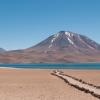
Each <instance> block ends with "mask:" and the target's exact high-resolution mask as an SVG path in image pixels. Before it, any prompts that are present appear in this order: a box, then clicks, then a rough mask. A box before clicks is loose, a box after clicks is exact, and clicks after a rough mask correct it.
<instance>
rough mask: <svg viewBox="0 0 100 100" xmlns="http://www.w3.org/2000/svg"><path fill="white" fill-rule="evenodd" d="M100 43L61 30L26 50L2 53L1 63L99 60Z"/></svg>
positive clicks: (0, 56)
mask: <svg viewBox="0 0 100 100" xmlns="http://www.w3.org/2000/svg"><path fill="white" fill-rule="evenodd" d="M99 61H100V45H99V44H98V43H96V42H95V41H93V40H91V39H89V38H88V37H86V36H83V35H80V34H77V33H73V32H69V31H67V32H66V31H60V32H58V33H56V34H54V35H52V36H50V37H48V38H47V39H46V40H44V41H42V42H40V43H39V44H37V45H35V46H33V47H30V48H28V49H25V50H16V51H10V52H6V53H3V54H1V55H0V63H76V62H78V63H79V62H99Z"/></svg>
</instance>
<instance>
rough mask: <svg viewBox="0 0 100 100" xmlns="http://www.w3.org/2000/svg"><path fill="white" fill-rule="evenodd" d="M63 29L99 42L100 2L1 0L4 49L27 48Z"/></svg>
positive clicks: (0, 28) (0, 34)
mask: <svg viewBox="0 0 100 100" xmlns="http://www.w3.org/2000/svg"><path fill="white" fill-rule="evenodd" d="M61 30H66V31H73V32H78V33H80V34H83V35H86V36H88V37H90V38H92V39H93V40H95V41H96V42H98V43H100V0H0V47H2V48H5V49H8V50H11V49H22V48H27V47H30V46H32V45H35V44H36V43H38V42H40V41H41V40H43V39H45V38H47V37H48V36H50V35H52V34H54V33H56V32H58V31H61Z"/></svg>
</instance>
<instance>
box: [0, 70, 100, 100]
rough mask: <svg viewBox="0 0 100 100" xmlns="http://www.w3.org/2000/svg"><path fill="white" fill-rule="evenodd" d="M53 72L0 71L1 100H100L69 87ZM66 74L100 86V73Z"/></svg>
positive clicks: (69, 71) (69, 72) (71, 72)
mask: <svg viewBox="0 0 100 100" xmlns="http://www.w3.org/2000/svg"><path fill="white" fill-rule="evenodd" d="M51 72H52V70H22V69H21V70H16V69H0V100H98V99H97V98H95V97H93V96H91V95H90V94H86V93H84V92H81V91H79V90H77V89H75V88H73V87H71V86H69V85H67V84H66V83H65V82H64V81H62V80H61V79H59V78H57V77H55V76H52V75H51V74H50V73H51ZM64 72H65V73H67V74H69V75H71V76H74V77H77V78H81V79H83V80H84V81H87V82H90V83H93V84H95V85H100V71H73V70H66V71H64Z"/></svg>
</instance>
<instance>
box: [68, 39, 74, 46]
mask: <svg viewBox="0 0 100 100" xmlns="http://www.w3.org/2000/svg"><path fill="white" fill-rule="evenodd" d="M67 38H68V37H67ZM68 41H69V43H71V44H72V45H74V42H73V41H72V40H71V39H70V38H68Z"/></svg>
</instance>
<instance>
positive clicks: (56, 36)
mask: <svg viewBox="0 0 100 100" xmlns="http://www.w3.org/2000/svg"><path fill="white" fill-rule="evenodd" d="M58 36H59V33H57V34H55V35H54V36H53V39H52V40H51V44H50V45H49V47H48V48H51V47H52V46H53V43H54V41H55V40H56V39H57V38H58Z"/></svg>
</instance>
